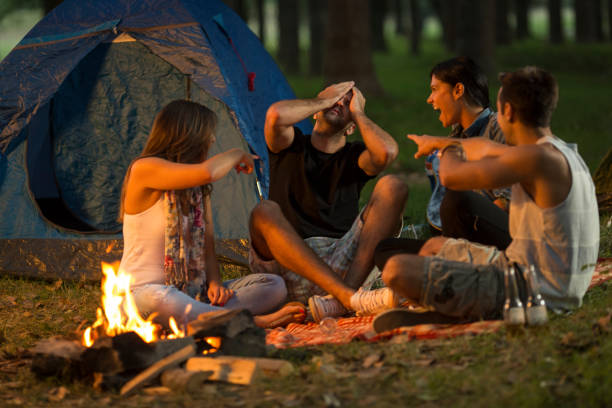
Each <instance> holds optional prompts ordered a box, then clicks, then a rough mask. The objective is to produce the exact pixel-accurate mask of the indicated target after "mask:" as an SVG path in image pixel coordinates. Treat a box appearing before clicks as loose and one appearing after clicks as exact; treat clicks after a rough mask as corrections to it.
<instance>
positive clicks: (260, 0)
mask: <svg viewBox="0 0 612 408" xmlns="http://www.w3.org/2000/svg"><path fill="white" fill-rule="evenodd" d="M255 6H256V10H257V21H258V22H259V41H261V43H262V44H265V43H266V12H265V9H264V0H257V2H256V3H255Z"/></svg>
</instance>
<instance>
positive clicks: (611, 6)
mask: <svg viewBox="0 0 612 408" xmlns="http://www.w3.org/2000/svg"><path fill="white" fill-rule="evenodd" d="M608 40H610V41H612V0H608Z"/></svg>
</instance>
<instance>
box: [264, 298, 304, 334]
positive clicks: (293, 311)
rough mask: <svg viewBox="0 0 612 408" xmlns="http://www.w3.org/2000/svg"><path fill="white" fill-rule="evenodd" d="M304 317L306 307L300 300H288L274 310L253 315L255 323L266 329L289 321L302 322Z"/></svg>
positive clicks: (284, 324)
mask: <svg viewBox="0 0 612 408" xmlns="http://www.w3.org/2000/svg"><path fill="white" fill-rule="evenodd" d="M304 319H306V307H305V306H304V305H303V304H301V303H300V302H289V303H287V304H285V305H284V306H283V307H281V308H280V309H279V310H277V311H276V312H273V313H270V314H267V315H260V316H255V317H254V320H255V324H256V325H258V326H259V327H263V328H266V329H271V328H274V327H279V326H287V325H288V324H289V323H302V322H303V321H304Z"/></svg>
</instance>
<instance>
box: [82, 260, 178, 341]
mask: <svg viewBox="0 0 612 408" xmlns="http://www.w3.org/2000/svg"><path fill="white" fill-rule="evenodd" d="M117 269H118V263H115V264H114V265H111V264H107V263H104V262H103V263H102V272H103V274H104V278H103V279H102V307H103V309H102V308H98V309H97V310H96V321H95V322H94V323H93V324H92V325H91V326H90V327H88V328H87V329H86V330H85V332H84V333H83V338H82V343H83V345H84V346H86V347H91V346H92V345H93V343H94V341H95V339H96V338H97V333H98V332H99V331H101V330H103V332H104V333H106V335H107V336H116V335H118V334H121V333H126V332H130V331H133V332H136V333H137V334H138V335H139V336H140V337H141V338H142V339H143V340H144V341H146V342H147V343H150V342H152V341H155V340H157V339H159V338H162V335H161V326H160V325H158V324H155V323H153V322H152V321H151V320H145V319H143V318H142V317H141V316H140V313H138V308H137V307H136V303H135V302H134V298H133V297H132V294H131V292H130V279H131V276H130V275H128V274H125V273H124V272H123V271H118V272H116V271H117ZM151 318H152V316H151V317H150V318H149V319H151ZM169 325H170V328H171V329H172V331H173V333H172V334H170V335H168V336H164V337H166V338H177V337H185V332H184V331H183V330H181V329H179V327H178V325H177V324H176V321H175V320H174V318H170V322H169Z"/></svg>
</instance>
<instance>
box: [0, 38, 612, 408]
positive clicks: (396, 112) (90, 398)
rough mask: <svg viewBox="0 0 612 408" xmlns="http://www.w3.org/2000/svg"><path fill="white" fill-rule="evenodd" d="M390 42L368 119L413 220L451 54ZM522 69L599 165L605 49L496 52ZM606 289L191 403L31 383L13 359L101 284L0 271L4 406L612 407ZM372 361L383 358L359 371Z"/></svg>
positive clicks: (607, 65)
mask: <svg viewBox="0 0 612 408" xmlns="http://www.w3.org/2000/svg"><path fill="white" fill-rule="evenodd" d="M392 47H393V53H391V54H389V55H377V56H376V58H375V62H376V66H377V70H378V76H379V78H380V80H381V82H382V84H383V87H384V88H385V90H386V95H385V96H384V97H381V98H377V99H375V98H370V99H369V100H368V103H367V112H368V114H369V116H370V117H372V118H373V119H374V120H375V121H377V122H378V123H380V124H381V125H382V126H383V127H384V128H385V129H387V130H388V131H389V132H390V133H391V134H392V135H394V136H395V137H396V138H397V140H398V141H399V143H400V151H401V155H400V157H399V159H398V160H397V162H396V163H395V164H394V165H393V167H392V169H391V170H390V171H391V172H394V173H401V174H404V175H405V176H406V179H407V180H409V181H410V185H411V192H412V194H411V197H410V201H409V203H408V205H407V207H406V208H407V209H406V213H405V215H406V217H407V218H408V220H409V221H410V222H413V223H419V222H423V215H422V211H423V208H424V205H425V202H426V201H427V198H428V186H427V184H426V182H425V181H424V179H423V177H422V176H420V174H421V173H422V166H423V164H422V161H420V160H419V161H417V160H414V159H413V158H412V155H413V153H414V150H415V149H414V146H412V145H411V143H410V142H408V141H406V140H405V138H404V135H405V134H406V133H430V134H446V133H447V131H446V130H445V129H443V128H442V127H441V126H440V124H439V122H438V121H437V115H436V114H435V113H434V112H433V111H432V110H431V108H430V107H429V106H428V105H427V104H426V103H425V98H426V96H427V94H428V78H427V75H428V72H429V69H430V68H431V66H432V65H433V64H434V63H435V62H436V61H439V60H441V59H444V58H447V57H449V55H448V54H447V53H446V52H445V51H444V50H443V49H442V48H440V47H439V46H438V45H436V44H435V43H433V42H431V43H429V42H428V43H427V44H426V47H425V50H424V53H423V55H421V56H419V57H413V56H409V55H407V54H406V52H405V47H404V46H403V44H402V43H400V42H399V41H396V42H394V43H392ZM525 64H537V65H541V66H543V67H545V68H547V69H549V70H551V71H552V72H553V73H554V74H555V75H556V77H557V78H558V80H559V83H560V87H561V99H560V102H559V108H558V110H557V113H556V115H555V117H554V121H553V129H554V131H555V132H556V134H557V135H558V136H560V137H561V138H563V139H565V140H568V141H575V142H577V143H578V144H579V146H580V151H581V153H582V155H583V157H584V158H585V160H586V162H587V164H588V165H589V167H590V168H591V170H594V169H595V168H596V167H597V165H598V163H599V161H600V160H601V158H602V157H603V155H604V154H605V152H606V151H607V150H608V149H609V148H610V146H611V145H612V136H611V134H610V131H609V130H608V129H607V126H606V125H608V124H609V123H611V119H612V99H610V98H609V95H608V93H609V89H610V81H609V78H610V74H611V73H612V72H611V71H612V47H610V46H609V45H606V46H602V45H594V46H580V47H578V46H573V45H566V46H563V47H551V46H543V45H542V44H541V43H535V42H534V43H530V42H526V43H522V44H520V45H516V46H512V47H506V48H501V49H499V50H498V54H497V65H498V69H500V70H506V69H512V68H516V67H518V66H521V65H525ZM290 82H291V83H292V85H293V86H294V88H295V90H296V93H297V94H298V96H300V97H311V96H314V95H315V94H316V92H317V91H318V89H319V88H320V86H321V85H322V80H321V78H305V77H294V78H290ZM491 82H492V84H493V85H492V88H493V89H492V92H491V94H492V95H494V94H495V91H496V89H495V88H496V87H495V86H494V84H495V81H491ZM366 96H367V95H366ZM365 195H366V197H367V191H366V194H365ZM601 228H602V230H601V237H602V244H601V249H600V255H601V256H612V217H611V216H610V215H607V216H602V218H601ZM611 290H612V284H611V283H608V284H604V285H602V286H600V287H598V288H595V289H593V290H591V291H589V292H588V293H587V295H586V296H585V299H584V305H583V307H582V308H581V309H579V310H578V311H576V312H574V313H571V314H568V315H558V316H552V317H551V322H550V324H548V325H547V326H545V327H542V328H539V329H533V328H529V329H524V330H518V331H508V330H502V331H500V332H498V333H494V334H489V335H481V336H477V337H460V338H455V339H449V340H429V341H407V339H404V338H401V337H400V338H396V339H395V340H394V341H391V342H387V343H379V344H365V343H360V342H354V343H351V344H348V345H344V346H321V347H313V348H305V349H292V350H283V351H275V352H271V355H272V356H278V357H282V358H286V359H288V360H291V361H292V362H294V364H295V365H296V367H297V370H296V372H295V373H293V374H292V375H290V376H288V377H286V378H284V379H279V380H274V381H272V380H260V381H258V382H257V383H256V384H254V385H251V386H249V387H238V386H230V385H224V384H212V383H211V384H207V385H206V386H205V387H203V388H202V390H201V391H200V392H198V393H195V394H191V395H185V394H175V395H167V396H148V395H144V394H138V395H135V396H133V397H130V398H127V399H121V398H119V397H118V396H117V395H115V394H111V393H97V392H94V391H93V390H92V389H91V387H90V386H89V385H87V384H83V383H80V382H75V383H70V382H66V381H62V380H61V379H46V380H40V379H37V378H35V377H34V376H33V375H32V374H31V373H30V371H29V369H28V367H27V365H20V363H19V361H20V360H19V359H16V357H19V356H24V355H27V354H24V353H25V350H27V349H28V348H30V347H31V346H32V345H33V344H34V343H35V342H36V341H37V340H39V339H43V338H47V337H50V336H53V335H60V336H63V337H74V338H76V337H77V333H78V332H79V330H80V329H82V327H83V324H85V323H87V324H88V323H91V322H92V321H93V320H94V318H95V309H96V307H97V306H98V305H99V299H100V290H99V287H98V285H92V284H89V283H84V282H80V283H79V282H62V281H57V282H43V281H34V280H24V279H14V278H9V277H0V397H1V402H0V406H31V407H38V406H59V407H72V406H83V407H85V406H86V407H94V406H109V405H113V406H126V407H130V406H143V407H144V406H146V407H162V406H185V407H187V406H189V407H191V406H195V405H205V404H208V405H212V406H219V407H221V406H229V407H234V406H236V407H268V406H279V407H293V406H315V407H319V406H320V407H341V406H344V407H352V406H365V407H373V406H375V407H387V406H389V407H391V406H393V407H397V406H425V407H434V406H436V407H437V406H458V407H463V406H470V407H471V406H493V405H495V406H521V407H523V406H526V407H542V406H544V407H546V406H554V407H564V406H568V407H573V406H587V407H603V406H611V405H612V396H611V395H612V394H611V393H610V389H612V374H611V371H610V367H612V326H611V325H610V316H611V314H612V296H610V291H611ZM366 359H367V360H368V361H371V360H377V361H378V362H377V363H376V364H374V365H371V366H369V367H367V368H366V367H364V366H368V364H364V363H365V361H366ZM58 387H65V388H66V390H67V391H68V393H67V394H66V395H65V396H64V397H63V398H58V393H57V391H58ZM58 400H59V401H58Z"/></svg>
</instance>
